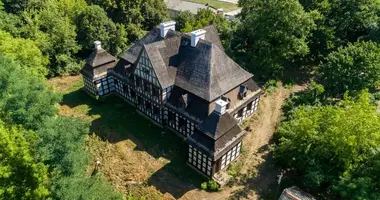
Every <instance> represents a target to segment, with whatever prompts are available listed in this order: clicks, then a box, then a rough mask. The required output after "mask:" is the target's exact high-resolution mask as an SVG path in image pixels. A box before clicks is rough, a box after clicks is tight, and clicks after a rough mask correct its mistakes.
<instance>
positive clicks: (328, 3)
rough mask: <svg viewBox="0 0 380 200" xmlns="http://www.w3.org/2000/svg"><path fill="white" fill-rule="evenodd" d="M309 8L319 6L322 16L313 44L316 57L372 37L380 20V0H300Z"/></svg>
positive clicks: (309, 9) (312, 51)
mask: <svg viewBox="0 0 380 200" xmlns="http://www.w3.org/2000/svg"><path fill="white" fill-rule="evenodd" d="M300 2H301V4H302V5H303V6H304V7H305V9H306V10H307V11H311V10H316V11H318V12H319V13H320V14H321V16H320V18H318V20H316V24H317V29H316V30H314V31H313V36H312V37H311V42H310V48H311V53H312V55H313V56H314V57H315V59H316V61H317V62H318V61H320V60H321V59H323V57H324V56H326V55H328V54H329V53H330V52H331V51H333V50H336V49H337V48H339V47H341V46H346V44H347V43H349V42H351V43H353V42H356V41H358V40H360V39H371V38H370V35H371V33H373V32H374V31H376V30H377V29H378V26H377V24H378V23H379V20H380V12H379V11H380V1H379V0H363V1H356V0H347V1H338V0H301V1H300Z"/></svg>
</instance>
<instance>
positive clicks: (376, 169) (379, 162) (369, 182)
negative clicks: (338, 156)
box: [333, 152, 380, 199]
mask: <svg viewBox="0 0 380 200" xmlns="http://www.w3.org/2000/svg"><path fill="white" fill-rule="evenodd" d="M379 188H380V153H379V152H377V154H376V155H375V156H374V157H373V159H369V160H368V161H367V162H366V163H364V164H363V165H361V166H360V167H359V168H358V169H356V170H355V171H354V173H352V174H344V175H343V176H342V177H341V178H340V180H339V182H338V184H337V185H336V186H335V187H333V190H334V191H336V192H337V193H338V194H340V195H341V196H342V197H343V198H345V199H379V197H380V190H379Z"/></svg>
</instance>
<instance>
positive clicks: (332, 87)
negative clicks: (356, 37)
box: [320, 42, 380, 95]
mask: <svg viewBox="0 0 380 200" xmlns="http://www.w3.org/2000/svg"><path fill="white" fill-rule="evenodd" d="M320 77H321V81H322V83H323V84H324V85H325V89H326V91H327V92H328V93H329V94H332V95H342V94H343V93H344V91H346V90H351V91H352V90H356V91H359V90H362V89H365V88H369V89H376V88H377V87H378V86H379V83H380V46H379V45H378V44H376V43H374V42H356V43H354V44H349V45H348V46H347V47H345V48H339V49H338V51H335V52H332V53H330V54H329V55H328V57H327V59H326V62H325V63H323V64H322V65H321V66H320Z"/></svg>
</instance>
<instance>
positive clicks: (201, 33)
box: [81, 22, 262, 178]
mask: <svg viewBox="0 0 380 200" xmlns="http://www.w3.org/2000/svg"><path fill="white" fill-rule="evenodd" d="M81 73H82V75H83V79H84V85H85V87H84V89H85V90H86V91H87V92H88V93H89V94H90V95H92V96H94V97H101V96H106V95H109V94H115V95H118V96H120V97H121V98H123V99H125V100H126V101H127V102H128V103H130V104H131V105H133V106H134V107H136V109H137V111H138V112H139V113H140V114H141V115H144V116H145V117H148V118H149V119H150V120H152V121H153V122H154V123H155V124H156V125H158V126H161V127H163V128H167V129H169V130H171V131H172V132H174V133H176V134H177V135H178V136H180V137H183V138H185V139H186V140H185V141H186V145H187V146H186V147H184V148H188V157H187V163H188V164H189V166H191V167H192V168H194V169H195V170H197V171H198V172H200V173H201V174H203V175H204V176H206V177H209V178H214V176H215V174H217V173H218V172H219V171H221V170H224V169H226V168H227V167H228V165H229V164H230V163H231V162H232V161H233V160H235V159H236V158H238V156H239V154H240V150H241V146H242V139H243V136H244V135H245V133H246V132H245V131H244V130H242V128H241V127H240V126H239V123H240V122H242V121H243V120H244V119H246V118H248V117H249V116H251V115H252V114H253V113H255V112H256V111H257V108H258V103H259V98H260V95H261V94H262V90H261V89H260V88H259V87H258V86H257V85H256V83H255V82H254V81H253V80H252V77H253V75H252V74H250V73H249V72H247V71H246V70H244V69H243V68H241V67H240V66H239V65H238V64H237V63H235V62H234V61H233V60H232V59H231V58H230V57H228V56H227V55H226V53H225V52H224V49H223V46H222V43H221V40H220V38H219V35H218V32H217V30H216V27H215V26H214V25H211V26H207V27H204V28H203V29H200V30H196V31H193V32H191V33H181V32H178V31H176V30H175V22H165V23H162V24H160V25H159V26H158V27H157V28H154V29H153V30H151V31H150V32H149V33H147V35H146V36H145V37H144V38H143V39H141V40H140V41H138V42H136V43H135V44H134V45H133V46H131V47H130V48H129V49H128V50H127V51H125V52H124V53H123V54H121V55H120V56H119V58H118V59H116V58H115V57H114V56H112V55H111V54H109V53H108V52H107V51H105V50H104V49H103V48H102V47H101V43H100V42H99V41H96V42H95V50H94V51H93V53H92V54H91V55H90V56H89V58H88V59H87V61H86V64H85V66H84V67H83V69H82V70H81Z"/></svg>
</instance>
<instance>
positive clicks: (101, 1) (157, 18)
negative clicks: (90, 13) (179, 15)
mask: <svg viewBox="0 0 380 200" xmlns="http://www.w3.org/2000/svg"><path fill="white" fill-rule="evenodd" d="M87 2H88V3H89V4H96V5H99V6H101V7H102V8H103V9H104V10H105V11H106V12H107V13H108V16H111V18H112V19H113V21H115V22H118V23H122V24H124V26H125V27H126V29H127V32H128V39H129V40H130V41H134V40H135V39H137V38H139V37H141V36H142V30H150V29H152V28H153V27H154V26H156V25H157V24H159V23H161V22H162V21H164V19H165V18H166V17H167V9H166V5H165V3H164V1H163V0H87Z"/></svg>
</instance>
